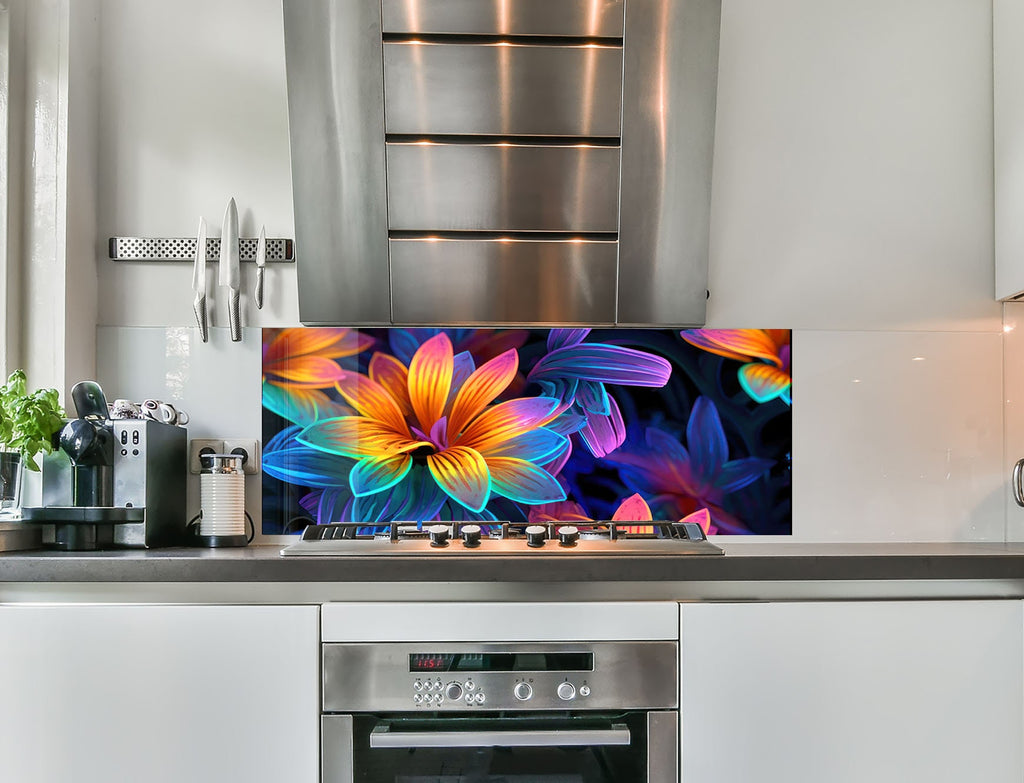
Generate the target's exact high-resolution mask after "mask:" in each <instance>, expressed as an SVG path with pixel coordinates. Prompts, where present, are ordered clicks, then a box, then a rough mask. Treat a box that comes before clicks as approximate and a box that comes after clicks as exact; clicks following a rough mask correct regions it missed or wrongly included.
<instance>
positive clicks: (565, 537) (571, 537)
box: [558, 525, 580, 546]
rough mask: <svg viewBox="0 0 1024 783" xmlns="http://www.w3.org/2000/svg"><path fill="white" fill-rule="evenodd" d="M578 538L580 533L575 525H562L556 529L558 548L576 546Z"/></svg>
mask: <svg viewBox="0 0 1024 783" xmlns="http://www.w3.org/2000/svg"><path fill="white" fill-rule="evenodd" d="M579 538H580V531H579V530H578V529H577V528H576V526H575V525H562V526H561V527H560V528H558V543H559V545H560V546H576V542H577V541H578V540H579Z"/></svg>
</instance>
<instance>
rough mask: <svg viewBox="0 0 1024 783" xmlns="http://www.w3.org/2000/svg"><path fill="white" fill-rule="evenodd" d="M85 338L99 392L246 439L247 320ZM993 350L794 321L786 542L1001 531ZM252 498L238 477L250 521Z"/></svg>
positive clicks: (968, 338)
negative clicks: (233, 330) (230, 325)
mask: <svg viewBox="0 0 1024 783" xmlns="http://www.w3.org/2000/svg"><path fill="white" fill-rule="evenodd" d="M1019 309H1020V312H1021V313H1024V305H1020V306H1019ZM97 342H98V345H99V350H100V360H99V378H98V379H99V381H100V383H101V384H103V387H104V390H105V391H106V392H107V395H108V397H109V398H110V399H111V400H113V399H114V398H115V397H129V398H132V399H142V398H144V397H154V396H156V397H162V398H163V399H166V400H168V401H170V402H173V403H174V404H175V405H180V407H182V408H184V409H185V410H186V411H188V413H189V414H190V415H191V417H192V421H191V423H190V424H189V427H188V429H189V437H190V438H191V437H215V436H216V437H220V436H229V437H235V436H237V437H257V438H258V437H260V432H261V413H260V373H261V370H260V360H261V350H260V332H259V330H258V329H245V330H244V334H243V341H242V342H241V343H232V342H231V341H230V339H229V337H228V330H227V329H224V328H214V329H211V330H210V342H209V343H208V344H205V345H204V344H203V343H202V342H200V341H199V339H198V336H197V330H196V329H195V328H194V327H172V328H166V329H160V328H140V327H101V328H100V329H99V330H98V333H97ZM1002 354H1003V336H1002V335H1001V334H1000V333H998V332H995V333H988V332H981V333H959V332H831V331H798V332H795V333H794V336H793V537H792V539H791V540H793V541H866V542H887V541H1002V540H1003V537H1004V531H1005V524H1006V513H1007V512H1006V487H1007V482H1006V476H1007V475H1008V474H1007V472H1006V465H1005V458H1004V456H1003V447H1002V443H1003V406H1002V394H1001V391H1002V362H1003V355H1002ZM1020 355H1021V356H1022V357H1024V346H1022V350H1021V351H1020ZM1022 365H1024V362H1022ZM1020 376H1021V378H1020V380H1021V388H1022V389H1024V369H1022V372H1021V373H1020ZM1021 418H1022V421H1021V427H1020V432H1021V433H1022V435H1024V415H1022V416H1021ZM1021 442H1024V437H1022V439H1021ZM1021 456H1024V451H1022V454H1021ZM260 497H261V495H260V491H259V481H258V477H251V476H250V477H248V478H247V481H246V507H247V508H248V510H249V513H250V514H251V515H252V516H253V519H254V520H255V521H256V524H257V529H259V525H260V508H259V505H260ZM189 510H190V513H196V512H197V511H198V510H199V502H198V481H197V479H196V477H191V479H190V482H189ZM1019 511H1020V513H1019V514H1018V515H1017V516H1018V522H1017V527H1016V529H1017V530H1018V533H1019V535H1020V537H1021V538H1024V509H1019Z"/></svg>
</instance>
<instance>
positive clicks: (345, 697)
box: [323, 641, 679, 712]
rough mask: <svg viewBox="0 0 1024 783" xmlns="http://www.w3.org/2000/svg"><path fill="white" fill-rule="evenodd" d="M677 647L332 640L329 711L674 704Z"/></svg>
mask: <svg viewBox="0 0 1024 783" xmlns="http://www.w3.org/2000/svg"><path fill="white" fill-rule="evenodd" d="M678 671H679V666H678V644H677V643H676V642H670V641H655V642H589V643H580V644H571V643H565V642H559V643H545V642H534V643H527V642H516V643H507V644H461V643H445V642H441V643H438V642H432V643H429V644H424V645H416V644H408V643H388V644H371V643H327V644H324V645H323V703H324V711H325V712H360V711H377V710H381V711H385V710H388V711H405V712H412V711H455V712H466V711H492V710H502V711H509V710H523V711H526V710H530V711H538V710H569V709H571V710H606V709H674V708H675V707H676V706H678V705H677V697H676V693H677V690H678V689H677V682H678Z"/></svg>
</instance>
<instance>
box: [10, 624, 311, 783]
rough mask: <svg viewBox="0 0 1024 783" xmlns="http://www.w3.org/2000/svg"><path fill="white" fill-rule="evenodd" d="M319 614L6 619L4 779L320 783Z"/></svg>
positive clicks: (20, 782) (36, 782) (38, 782)
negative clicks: (318, 781)
mask: <svg viewBox="0 0 1024 783" xmlns="http://www.w3.org/2000/svg"><path fill="white" fill-rule="evenodd" d="M318 647H319V621H318V608H317V607H313V606H162V605H161V606H139V605H131V606H126V605H122V606H109V605H104V606H95V605H86V606H80V605H75V606H4V607H0V682H2V689H0V766H2V771H0V780H5V781H12V783H13V782H14V781H17V783H70V782H71V781H74V783H129V782H130V783H139V781H145V782H146V783H182V781H188V783H224V782H225V781H245V783H281V781H289V783H316V781H317V780H318V779H319V770H318V764H319V761H318V759H319V739H318V738H319V711H320V710H319V697H318V672H319V664H318Z"/></svg>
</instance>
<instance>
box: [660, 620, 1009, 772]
mask: <svg viewBox="0 0 1024 783" xmlns="http://www.w3.org/2000/svg"><path fill="white" fill-rule="evenodd" d="M680 633H681V639H682V643H681V648H680V661H681V666H682V677H681V681H680V682H681V684H680V688H681V699H680V704H681V725H682V737H683V740H682V769H683V775H682V780H683V783H823V781H827V782H828V783H890V782H891V783H946V782H947V781H948V783H954V781H955V783H964V782H965V781H985V783H1020V781H1021V779H1022V774H1024V762H1022V732H1024V725H1022V724H1024V718H1022V686H1024V682H1022V680H1024V678H1022V668H1024V649H1022V647H1024V617H1022V609H1021V602H1019V601H918V602H903V601H894V602H871V603H862V602H850V603H784V604H783V603H779V604H771V603H766V604H717V605H716V604H700V605H683V606H682V608H681V624H680Z"/></svg>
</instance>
